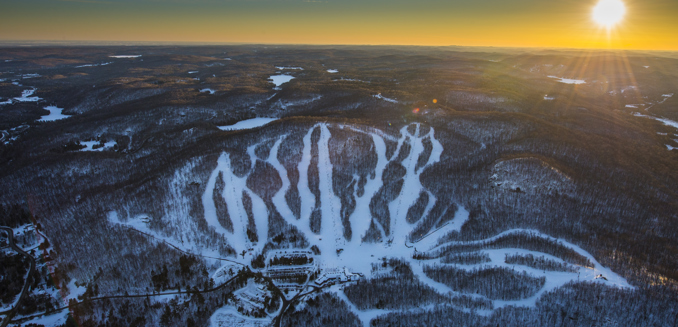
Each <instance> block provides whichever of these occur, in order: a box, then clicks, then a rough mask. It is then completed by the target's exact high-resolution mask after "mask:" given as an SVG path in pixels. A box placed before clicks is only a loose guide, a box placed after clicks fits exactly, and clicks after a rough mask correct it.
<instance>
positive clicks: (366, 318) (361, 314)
mask: <svg viewBox="0 0 678 327" xmlns="http://www.w3.org/2000/svg"><path fill="white" fill-rule="evenodd" d="M332 292H333V293H334V294H335V295H337V297H338V298H340V299H341V300H343V301H344V302H345V303H346V305H348V308H349V309H350V310H351V311H352V312H353V313H354V314H355V315H356V316H358V319H360V322H362V323H363V327H370V321H372V319H374V318H376V317H378V316H381V315H385V314H388V313H391V312H393V310H383V309H371V310H365V311H361V310H360V309H358V307H356V306H355V304H353V302H351V300H349V299H348V297H347V296H346V294H344V292H343V291H342V290H340V289H332Z"/></svg>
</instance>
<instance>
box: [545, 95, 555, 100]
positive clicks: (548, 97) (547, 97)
mask: <svg viewBox="0 0 678 327" xmlns="http://www.w3.org/2000/svg"><path fill="white" fill-rule="evenodd" d="M544 100H548V101H550V100H555V98H554V97H550V96H549V95H548V94H547V95H545V96H544Z"/></svg>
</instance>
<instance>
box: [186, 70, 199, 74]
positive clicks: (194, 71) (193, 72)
mask: <svg viewBox="0 0 678 327" xmlns="http://www.w3.org/2000/svg"><path fill="white" fill-rule="evenodd" d="M188 73H189V74H197V73H198V71H197V70H192V71H190V72H188Z"/></svg>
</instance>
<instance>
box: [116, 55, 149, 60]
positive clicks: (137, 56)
mask: <svg viewBox="0 0 678 327" xmlns="http://www.w3.org/2000/svg"><path fill="white" fill-rule="evenodd" d="M109 57H110V58H116V59H131V58H139V57H141V55H116V56H109Z"/></svg>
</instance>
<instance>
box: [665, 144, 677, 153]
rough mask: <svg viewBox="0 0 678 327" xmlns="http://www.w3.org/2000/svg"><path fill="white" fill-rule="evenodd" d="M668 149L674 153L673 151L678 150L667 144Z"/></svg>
mask: <svg viewBox="0 0 678 327" xmlns="http://www.w3.org/2000/svg"><path fill="white" fill-rule="evenodd" d="M666 148H667V149H669V151H672V150H674V149H678V148H677V147H674V146H670V145H668V144H666Z"/></svg>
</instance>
